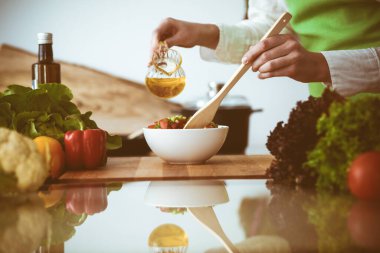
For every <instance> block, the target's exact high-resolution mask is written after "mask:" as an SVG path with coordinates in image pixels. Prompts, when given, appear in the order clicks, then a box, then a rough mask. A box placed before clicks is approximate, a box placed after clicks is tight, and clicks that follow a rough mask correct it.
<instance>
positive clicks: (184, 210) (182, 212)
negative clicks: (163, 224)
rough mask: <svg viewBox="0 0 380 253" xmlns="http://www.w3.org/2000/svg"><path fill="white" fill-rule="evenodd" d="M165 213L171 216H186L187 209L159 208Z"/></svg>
mask: <svg viewBox="0 0 380 253" xmlns="http://www.w3.org/2000/svg"><path fill="white" fill-rule="evenodd" d="M158 208H159V209H160V211H161V212H163V213H171V214H184V213H185V212H186V211H187V208H183V207H158Z"/></svg>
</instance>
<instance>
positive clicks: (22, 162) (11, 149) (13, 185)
mask: <svg viewBox="0 0 380 253" xmlns="http://www.w3.org/2000/svg"><path fill="white" fill-rule="evenodd" d="M47 176H48V168H47V166H46V163H45V162H44V159H43V157H42V156H41V154H40V153H39V152H38V150H37V147H36V145H35V144H34V142H33V141H32V140H31V139H29V138H27V137H25V136H23V135H21V134H19V133H17V132H16V131H13V130H9V129H6V128H0V193H1V192H13V191H35V190H37V189H38V188H39V187H40V186H41V185H42V184H43V183H44V181H45V179H46V178H47Z"/></svg>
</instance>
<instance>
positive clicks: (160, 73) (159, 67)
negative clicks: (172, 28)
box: [145, 42, 186, 98]
mask: <svg viewBox="0 0 380 253" xmlns="http://www.w3.org/2000/svg"><path fill="white" fill-rule="evenodd" d="M181 64H182V57H181V55H180V54H179V53H178V52H177V51H175V50H173V49H170V48H168V47H167V46H166V43H164V42H161V43H160V47H159V49H158V52H157V53H156V54H155V55H154V57H153V59H152V65H151V66H150V67H149V69H148V74H147V75H146V78H145V84H146V86H147V88H148V90H149V91H150V92H151V93H153V94H154V95H156V96H158V97H160V98H172V97H175V96H177V95H178V94H180V93H181V92H182V91H183V89H184V88H185V84H186V77H185V72H184V71H183V69H182V67H181Z"/></svg>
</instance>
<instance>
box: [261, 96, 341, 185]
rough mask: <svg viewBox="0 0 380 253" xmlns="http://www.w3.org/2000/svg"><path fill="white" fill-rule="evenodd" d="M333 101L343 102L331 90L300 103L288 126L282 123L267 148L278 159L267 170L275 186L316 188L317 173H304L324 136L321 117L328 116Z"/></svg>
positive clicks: (270, 137) (271, 134) (271, 135)
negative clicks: (319, 123)
mask: <svg viewBox="0 0 380 253" xmlns="http://www.w3.org/2000/svg"><path fill="white" fill-rule="evenodd" d="M333 101H337V105H338V104H340V102H341V101H343V98H342V97H341V96H339V95H338V94H337V93H334V92H331V91H329V90H328V89H326V91H325V92H324V94H323V96H322V97H321V98H314V97H309V99H308V100H306V101H303V102H301V101H300V102H298V103H297V105H296V107H295V108H294V109H293V110H292V111H291V113H290V115H289V120H288V122H287V123H286V124H284V123H283V122H279V123H278V124H277V126H276V127H275V129H274V130H273V131H272V132H271V133H270V135H269V137H268V142H267V148H268V150H269V151H270V153H271V154H272V155H273V156H274V157H275V159H274V160H273V162H272V164H271V166H270V167H269V169H268V170H267V175H268V176H269V177H270V178H272V179H273V181H274V183H278V182H281V183H288V184H295V183H298V184H314V183H313V182H314V180H315V175H314V173H313V171H307V170H303V164H304V163H305V162H306V160H307V153H308V151H310V150H312V149H313V148H314V146H315V145H316V143H317V142H318V139H319V138H320V135H319V134H317V129H316V124H317V120H318V119H319V117H320V116H321V115H322V114H323V113H326V112H327V111H328V109H329V107H330V105H331V104H332V102H333Z"/></svg>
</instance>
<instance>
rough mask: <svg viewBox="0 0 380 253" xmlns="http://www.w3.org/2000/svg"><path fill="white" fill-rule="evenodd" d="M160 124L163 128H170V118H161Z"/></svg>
mask: <svg viewBox="0 0 380 253" xmlns="http://www.w3.org/2000/svg"><path fill="white" fill-rule="evenodd" d="M159 124H160V127H161V128H162V129H168V126H169V119H166V118H165V119H160V121H159Z"/></svg>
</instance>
